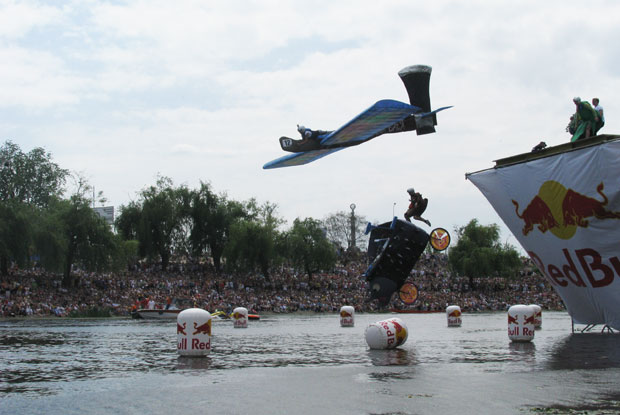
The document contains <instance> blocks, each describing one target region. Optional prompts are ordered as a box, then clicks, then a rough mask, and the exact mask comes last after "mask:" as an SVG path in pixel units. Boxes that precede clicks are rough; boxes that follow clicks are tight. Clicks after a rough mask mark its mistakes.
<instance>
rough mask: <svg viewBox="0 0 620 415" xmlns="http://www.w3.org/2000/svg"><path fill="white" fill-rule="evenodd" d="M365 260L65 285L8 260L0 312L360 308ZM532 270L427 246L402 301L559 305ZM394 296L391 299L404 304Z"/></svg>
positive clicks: (468, 306)
mask: <svg viewBox="0 0 620 415" xmlns="http://www.w3.org/2000/svg"><path fill="white" fill-rule="evenodd" d="M366 268H367V264H366V261H357V262H356V261H353V262H349V263H347V264H346V265H342V264H341V265H338V266H336V267H335V268H334V269H333V270H331V271H330V272H323V273H318V274H313V275H312V277H311V278H309V277H308V276H307V275H306V274H300V273H297V272H295V271H293V270H292V269H289V268H286V267H282V268H280V269H278V270H277V271H274V272H272V273H271V274H270V275H269V277H268V278H266V277H265V276H263V275H260V274H248V275H231V274H226V273H220V274H218V273H216V272H215V270H214V269H213V266H212V265H210V264H202V263H201V264H194V263H173V264H171V265H170V266H169V267H168V269H167V270H166V271H162V270H161V269H160V267H159V266H156V265H152V266H148V265H142V266H139V267H136V268H135V269H133V270H131V271H124V272H115V273H89V272H83V271H80V270H75V271H74V273H75V274H76V275H78V276H79V278H78V281H79V282H78V284H77V286H76V287H72V288H70V289H67V288H64V287H62V276H61V275H58V274H51V273H48V272H46V271H44V270H42V269H39V268H33V269H18V268H16V267H13V268H11V270H10V272H9V275H8V276H3V277H1V281H0V317H13V316H59V317H62V316H67V315H84V314H85V313H87V312H88V310H92V309H93V308H96V309H106V310H111V313H112V314H113V315H121V316H125V315H129V314H130V313H131V311H132V310H135V309H136V308H141V307H145V306H146V305H147V304H148V303H149V302H150V304H151V306H154V307H156V308H165V307H167V306H174V305H178V306H179V307H180V308H183V307H185V306H195V307H200V308H204V309H206V310H208V311H210V312H214V311H217V310H222V311H225V312H230V311H231V310H232V309H233V308H234V307H239V306H242V307H246V308H247V309H248V310H250V311H251V312H253V313H264V312H273V313H289V312H299V311H305V312H335V311H338V310H339V309H340V307H341V306H343V305H352V306H354V307H355V310H356V311H358V312H370V311H377V304H376V302H369V301H367V297H368V296H367V283H366V281H365V280H364V277H363V276H362V274H363V273H364V271H365V270H366ZM534 270H535V268H534V266H533V265H532V263H531V262H530V261H529V259H524V260H523V268H522V270H521V272H520V275H518V276H512V277H506V276H492V277H486V278H476V279H470V278H468V277H461V276H455V275H453V274H452V273H451V272H450V271H449V268H448V264H447V257H446V256H445V255H442V254H426V253H425V254H423V255H422V257H421V258H420V260H419V261H418V263H417V264H416V267H415V268H414V270H413V271H412V273H411V281H412V282H413V283H414V284H416V286H417V287H418V292H419V296H418V299H417V301H416V302H415V303H414V304H413V305H412V306H408V308H412V309H415V310H419V311H445V308H446V306H447V305H451V304H455V305H459V306H460V307H461V309H462V310H463V311H465V312H472V311H499V310H506V309H507V308H508V307H509V306H510V305H512V304H519V303H522V304H539V305H540V306H541V307H543V309H546V310H561V309H564V305H563V303H562V301H561V299H560V298H559V296H558V295H557V294H556V292H555V291H554V290H553V289H552V288H551V286H550V285H549V284H548V283H547V282H546V281H545V280H544V278H543V277H541V276H540V275H539V274H537V273H536V272H535V271H534ZM396 297H397V296H396V295H395V296H394V299H393V300H392V304H391V305H390V307H392V308H398V307H400V308H404V306H403V304H402V303H401V302H400V301H399V300H398V299H396Z"/></svg>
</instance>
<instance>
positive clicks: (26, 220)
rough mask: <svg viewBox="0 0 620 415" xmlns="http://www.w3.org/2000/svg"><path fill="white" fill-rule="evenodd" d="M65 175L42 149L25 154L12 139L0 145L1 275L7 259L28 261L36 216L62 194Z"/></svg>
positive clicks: (6, 269) (21, 262) (8, 261)
mask: <svg viewBox="0 0 620 415" xmlns="http://www.w3.org/2000/svg"><path fill="white" fill-rule="evenodd" d="M67 174H68V172H67V170H63V169H61V168H60V167H58V165H57V164H55V163H54V162H52V160H51V155H50V154H49V153H46V152H45V151H44V150H43V149H42V148H35V149H33V150H32V151H30V152H29V153H24V152H22V150H21V149H20V148H19V146H17V145H16V144H14V143H12V142H11V141H7V142H5V144H4V145H3V146H2V147H0V274H3V275H6V274H7V273H8V266H9V263H10V261H15V262H16V263H17V264H18V265H20V266H22V265H24V264H26V263H27V262H29V259H30V254H31V246H32V243H33V237H34V235H35V233H36V232H37V231H36V230H35V229H34V228H33V226H34V224H35V223H36V220H35V219H36V217H38V216H40V214H41V213H42V212H41V210H43V209H46V208H47V206H48V205H49V204H50V203H51V202H52V201H53V200H56V199H57V198H59V197H60V196H61V195H62V193H63V185H64V183H65V179H66V176H67Z"/></svg>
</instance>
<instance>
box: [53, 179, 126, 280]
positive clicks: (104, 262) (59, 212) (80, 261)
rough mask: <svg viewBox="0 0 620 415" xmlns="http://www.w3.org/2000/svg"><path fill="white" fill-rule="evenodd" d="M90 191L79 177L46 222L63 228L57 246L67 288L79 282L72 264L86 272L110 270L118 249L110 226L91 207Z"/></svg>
mask: <svg viewBox="0 0 620 415" xmlns="http://www.w3.org/2000/svg"><path fill="white" fill-rule="evenodd" d="M91 190H92V188H91V187H90V186H89V185H88V184H87V183H86V182H85V181H84V179H82V178H78V186H77V190H76V191H75V193H74V194H73V195H72V196H71V198H69V199H68V200H62V201H59V202H58V204H57V205H56V206H55V209H54V210H53V211H51V212H50V214H52V215H54V216H55V218H54V219H52V220H51V221H49V222H48V223H50V224H52V225H53V226H58V227H60V228H61V229H62V231H61V234H60V235H61V236H60V241H59V244H58V249H59V250H60V249H63V251H62V253H63V255H62V258H63V264H62V266H63V280H62V284H63V286H64V287H66V288H71V287H75V286H76V285H77V282H78V278H76V276H75V275H74V274H73V273H72V270H73V265H78V266H79V267H81V268H82V269H84V270H86V271H102V270H107V269H111V268H112V265H113V256H114V254H115V253H116V252H117V245H116V238H115V236H114V234H113V233H112V230H111V229H110V226H109V225H108V224H107V223H106V221H105V220H104V219H103V218H102V217H100V216H99V215H98V214H97V213H96V212H95V211H94V210H93V209H92V208H91V200H90V199H89V198H88V197H87V196H86V195H88V194H90V192H91Z"/></svg>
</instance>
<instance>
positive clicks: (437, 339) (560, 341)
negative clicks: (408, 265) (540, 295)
mask: <svg viewBox="0 0 620 415" xmlns="http://www.w3.org/2000/svg"><path fill="white" fill-rule="evenodd" d="M395 316H397V315H395V314H357V315H356V317H355V318H356V320H355V323H356V324H355V327H352V328H342V327H340V325H339V316H338V315H337V314H316V315H315V314H308V315H299V314H290V315H265V316H263V317H262V319H261V320H260V321H250V322H249V327H248V328H247V329H235V328H233V326H232V322H231V321H228V320H214V324H213V337H212V340H211V343H212V351H211V353H210V354H209V356H208V357H206V358H188V357H179V356H178V354H177V351H176V324H175V320H170V321H146V320H130V319H93V320H74V319H49V320H48V319H46V320H39V319H26V320H4V321H0V413H2V414H39V413H40V414H141V415H145V414H178V413H186V414H195V413H196V414H197V413H200V414H206V413H208V414H317V413H318V414H386V415H387V414H434V415H439V414H447V413H459V414H481V413H482V414H486V413H488V414H503V413H507V414H510V413H517V414H523V413H540V412H542V411H543V409H544V408H549V407H554V408H558V409H557V411H559V412H553V413H574V412H570V411H569V410H568V409H563V408H594V409H592V410H591V411H590V412H588V413H619V412H620V403H619V402H618V401H620V394H619V391H620V335H617V334H600V328H599V329H598V330H597V331H596V333H594V334H571V320H570V317H569V316H568V315H567V314H566V313H562V312H545V313H543V326H542V329H540V330H537V331H536V336H535V339H534V341H533V342H531V343H511V342H510V341H509V339H508V336H507V319H506V313H481V314H464V315H463V325H462V326H461V327H458V328H448V327H447V323H446V316H445V314H443V313H438V314H409V315H407V314H401V315H398V317H399V318H401V319H402V320H403V321H404V322H405V324H406V325H407V327H408V329H409V338H408V340H407V342H406V343H405V344H404V345H402V346H401V347H400V348H398V349H394V350H369V348H368V346H367V345H366V341H365V337H364V331H365V328H366V327H367V326H368V324H371V323H374V322H376V321H379V320H383V319H386V318H391V317H395ZM562 411H564V412H562Z"/></svg>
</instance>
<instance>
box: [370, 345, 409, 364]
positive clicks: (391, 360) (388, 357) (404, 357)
mask: <svg viewBox="0 0 620 415" xmlns="http://www.w3.org/2000/svg"><path fill="white" fill-rule="evenodd" d="M367 353H368V357H369V358H370V361H371V362H372V364H373V366H413V365H414V364H415V363H416V361H415V352H414V351H413V350H412V349H409V350H407V349H390V350H376V349H368V352H367Z"/></svg>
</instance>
